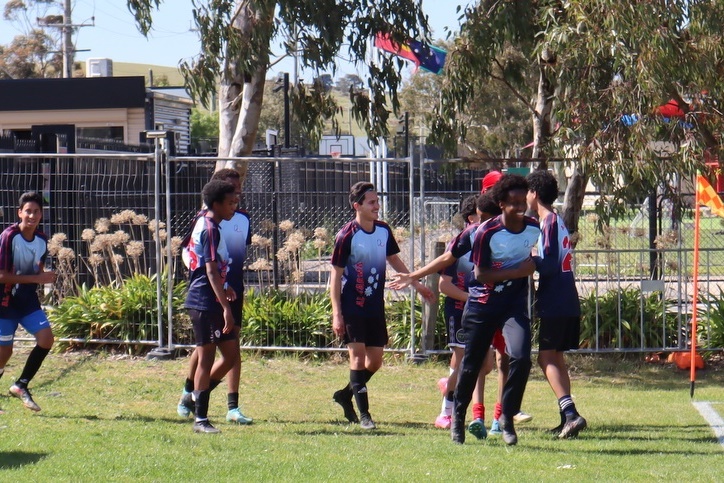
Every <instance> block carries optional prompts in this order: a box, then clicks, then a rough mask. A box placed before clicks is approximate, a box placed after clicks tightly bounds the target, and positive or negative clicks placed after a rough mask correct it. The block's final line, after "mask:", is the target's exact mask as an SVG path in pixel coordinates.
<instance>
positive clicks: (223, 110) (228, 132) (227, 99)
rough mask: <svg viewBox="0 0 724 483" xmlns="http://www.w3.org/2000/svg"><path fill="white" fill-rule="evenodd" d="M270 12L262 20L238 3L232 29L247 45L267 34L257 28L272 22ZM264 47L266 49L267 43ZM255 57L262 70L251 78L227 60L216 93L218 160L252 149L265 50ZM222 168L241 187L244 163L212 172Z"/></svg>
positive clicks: (221, 164)
mask: <svg viewBox="0 0 724 483" xmlns="http://www.w3.org/2000/svg"><path fill="white" fill-rule="evenodd" d="M271 12H272V13H271V15H268V16H267V17H262V14H261V13H260V10H257V9H255V8H254V6H253V2H247V1H240V2H238V3H237V7H236V14H235V16H234V20H233V26H234V27H235V28H236V29H237V30H238V31H239V36H240V37H241V38H242V39H245V41H246V42H247V43H250V41H249V39H251V37H252V35H255V36H259V35H263V34H260V32H261V31H267V29H261V30H260V29H259V25H260V24H271V23H272V22H273V20H274V19H273V10H271ZM269 31H270V30H269ZM265 45H267V46H268V42H267V43H266V44H265ZM255 54H256V56H257V57H259V59H260V60H261V65H262V67H259V68H257V69H256V71H255V72H253V73H251V74H250V73H247V72H243V71H242V69H241V68H240V65H239V63H238V62H237V61H236V60H228V59H227V64H226V66H225V69H224V72H223V74H222V78H221V87H220V92H219V149H218V156H219V157H243V156H249V155H250V154H251V152H252V150H253V149H254V144H255V143H256V134H257V131H258V129H259V117H260V115H261V106H262V102H263V100H264V83H265V80H266V72H267V65H268V63H269V62H268V61H269V52H268V50H265V51H263V52H256V53H255ZM242 86H243V87H242ZM223 168H233V169H236V170H237V171H238V172H239V174H240V175H241V183H242V185H243V184H244V180H245V179H246V173H247V169H248V163H247V162H241V161H225V160H220V161H217V163H216V168H215V170H217V171H218V170H219V169H223Z"/></svg>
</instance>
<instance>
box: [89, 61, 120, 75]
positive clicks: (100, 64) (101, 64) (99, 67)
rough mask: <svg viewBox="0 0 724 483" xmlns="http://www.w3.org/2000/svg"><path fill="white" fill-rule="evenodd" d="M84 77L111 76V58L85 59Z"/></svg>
mask: <svg viewBox="0 0 724 483" xmlns="http://www.w3.org/2000/svg"><path fill="white" fill-rule="evenodd" d="M85 76H86V77H113V61H112V60H111V59H88V60H86V61H85Z"/></svg>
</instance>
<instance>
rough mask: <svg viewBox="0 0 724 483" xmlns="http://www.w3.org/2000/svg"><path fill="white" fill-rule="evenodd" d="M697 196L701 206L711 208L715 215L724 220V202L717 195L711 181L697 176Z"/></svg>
mask: <svg viewBox="0 0 724 483" xmlns="http://www.w3.org/2000/svg"><path fill="white" fill-rule="evenodd" d="M696 195H697V197H698V198H699V203H700V204H702V205H704V206H706V207H707V208H709V209H710V210H711V212H712V213H714V214H715V215H717V216H721V217H722V218H724V202H722V200H721V198H719V195H718V194H716V191H714V188H713V187H712V186H711V184H709V181H707V179H706V178H705V177H703V176H702V175H700V174H699V175H697V176H696Z"/></svg>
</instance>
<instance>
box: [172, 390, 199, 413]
mask: <svg viewBox="0 0 724 483" xmlns="http://www.w3.org/2000/svg"><path fill="white" fill-rule="evenodd" d="M194 411H196V405H195V404H194V398H193V395H192V394H191V393H190V392H186V391H184V392H183V394H181V399H179V400H178V406H176V413H178V415H179V416H180V417H182V418H188V417H189V416H190V415H192V414H194Z"/></svg>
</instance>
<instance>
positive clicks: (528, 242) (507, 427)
mask: <svg viewBox="0 0 724 483" xmlns="http://www.w3.org/2000/svg"><path fill="white" fill-rule="evenodd" d="M527 193H528V183H527V182H526V180H525V178H523V177H522V176H518V175H511V174H507V175H504V176H503V177H502V178H501V179H500V181H498V182H497V183H496V184H495V187H494V188H493V190H492V195H493V199H494V200H495V201H496V203H498V206H499V207H500V209H501V211H502V214H501V215H499V216H497V217H495V218H492V219H491V220H489V221H488V222H487V223H486V224H485V225H483V226H482V227H481V228H479V229H478V230H477V232H476V234H475V240H474V242H473V248H472V254H471V261H472V263H473V265H474V274H475V277H474V279H473V280H472V281H471V283H470V286H469V297H468V302H467V304H466V306H465V310H464V312H463V333H464V337H465V352H464V355H463V360H462V363H461V364H462V365H461V370H460V375H459V376H458V383H457V386H456V387H455V403H454V408H453V419H452V425H451V427H450V434H451V437H452V440H453V442H455V443H459V444H462V443H464V442H465V430H464V426H465V413H466V412H467V408H468V405H469V404H470V399H471V396H472V392H473V389H474V387H475V382H476V380H477V376H478V373H479V372H480V367H481V366H482V363H483V360H485V357H486V356H487V353H488V351H489V348H490V344H491V342H492V341H493V336H494V335H495V331H496V330H498V329H500V328H502V331H503V336H504V337H505V346H506V352H507V354H508V356H509V358H510V362H509V368H510V369H509V374H508V380H507V381H506V383H505V387H504V389H503V400H502V404H503V414H502V415H501V417H500V426H501V429H502V432H503V441H505V443H506V444H508V445H513V444H517V442H518V436H517V434H516V433H515V427H514V423H513V417H514V416H515V415H516V414H517V413H518V412H519V411H520V405H521V401H522V399H523V393H524V392H525V386H526V384H527V382H528V375H529V374H530V367H531V360H530V348H531V346H530V319H529V318H528V316H527V315H526V313H525V312H526V310H525V307H526V297H527V290H528V276H529V275H531V274H532V273H533V271H534V270H535V264H534V263H533V261H532V260H531V248H532V247H533V245H534V244H535V242H536V240H537V239H538V236H539V234H540V229H539V228H538V224H537V223H536V222H535V220H533V219H532V218H528V217H526V216H525V211H526V209H527V204H526V195H527Z"/></svg>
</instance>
